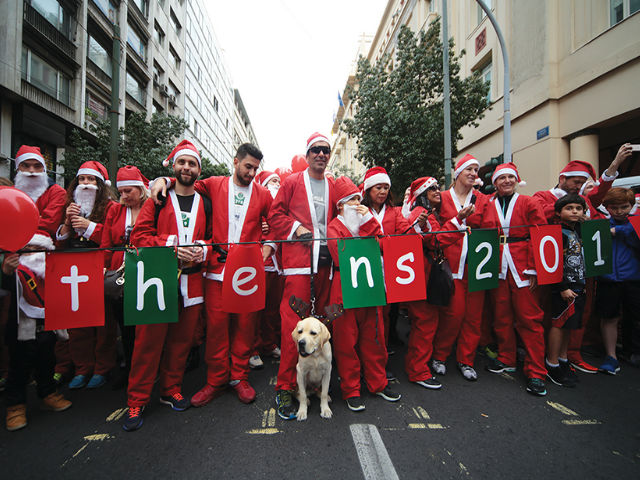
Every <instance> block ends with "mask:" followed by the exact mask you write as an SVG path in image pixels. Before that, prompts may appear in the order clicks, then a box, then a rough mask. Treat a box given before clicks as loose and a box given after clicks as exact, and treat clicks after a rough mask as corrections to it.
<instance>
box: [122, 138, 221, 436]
mask: <svg viewBox="0 0 640 480" xmlns="http://www.w3.org/2000/svg"><path fill="white" fill-rule="evenodd" d="M169 161H170V162H171V163H172V164H173V171H174V174H175V176H176V177H175V178H176V184H175V187H174V188H173V189H171V190H170V191H169V194H168V197H167V199H166V201H165V202H164V205H163V206H161V207H156V204H155V203H154V202H153V201H152V200H148V201H147V202H145V204H144V205H143V207H142V210H141V211H140V215H139V216H138V219H137V221H136V225H135V227H134V228H133V231H132V232H131V243H132V244H133V245H135V246H136V247H157V246H168V247H175V249H176V253H177V257H178V268H179V269H180V278H179V290H180V299H181V302H180V305H179V311H178V322H177V323H170V324H167V323H159V324H151V325H138V326H137V327H136V338H135V344H134V347H133V357H132V359H131V372H130V374H129V386H128V389H127V397H128V400H127V404H128V406H129V411H128V414H127V416H126V417H125V419H124V422H123V425H122V426H123V428H124V430H126V431H128V432H130V431H134V430H137V429H138V428H140V427H141V426H142V412H143V410H144V407H145V406H146V405H147V403H149V398H150V396H151V390H152V389H153V384H154V382H155V380H156V376H158V378H159V386H160V403H163V404H166V405H169V406H170V407H171V408H172V409H173V410H175V411H177V412H182V411H184V410H186V409H187V408H189V406H190V402H189V399H187V398H185V397H184V396H183V395H182V378H183V376H184V369H185V364H186V361H187V356H188V355H189V350H190V349H191V346H192V344H193V335H194V331H195V328H196V323H197V321H198V317H199V316H200V311H201V309H202V303H203V301H204V287H203V278H202V263H203V262H204V261H205V260H206V259H207V253H208V252H207V250H208V249H209V247H205V246H200V245H195V244H206V243H210V242H209V236H210V234H209V233H208V232H207V214H206V212H207V210H208V209H207V207H206V206H205V202H208V200H205V199H204V198H203V197H202V196H201V195H200V194H198V193H197V192H196V191H195V187H194V184H195V182H196V179H197V178H198V176H199V175H200V172H201V163H200V162H201V160H200V154H199V153H198V150H197V149H196V147H195V146H194V145H193V144H191V143H190V142H186V141H184V142H181V143H180V144H178V146H177V147H176V148H174V150H173V151H172V152H171V153H170V154H169ZM182 245H184V246H182Z"/></svg>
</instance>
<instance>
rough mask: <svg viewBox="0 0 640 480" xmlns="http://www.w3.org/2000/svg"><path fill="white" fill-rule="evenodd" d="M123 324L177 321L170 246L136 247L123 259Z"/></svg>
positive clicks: (174, 269) (175, 276)
mask: <svg viewBox="0 0 640 480" xmlns="http://www.w3.org/2000/svg"><path fill="white" fill-rule="evenodd" d="M124 265H125V266H124V278H125V282H124V324H125V325H147V324H152V323H175V322H177V321H178V263H177V260H176V255H175V253H174V251H173V249H172V248H139V249H138V254H137V255H136V253H135V252H127V253H126V254H125V260H124Z"/></svg>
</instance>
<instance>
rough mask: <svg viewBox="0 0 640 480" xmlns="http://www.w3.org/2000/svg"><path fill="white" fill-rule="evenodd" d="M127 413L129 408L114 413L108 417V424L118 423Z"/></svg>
mask: <svg viewBox="0 0 640 480" xmlns="http://www.w3.org/2000/svg"><path fill="white" fill-rule="evenodd" d="M126 411H127V408H126V407H124V408H119V409H117V410H116V411H115V412H112V413H111V415H109V416H108V417H107V422H116V421H118V420H120V419H121V418H122V416H123V415H124V414H125V412H126Z"/></svg>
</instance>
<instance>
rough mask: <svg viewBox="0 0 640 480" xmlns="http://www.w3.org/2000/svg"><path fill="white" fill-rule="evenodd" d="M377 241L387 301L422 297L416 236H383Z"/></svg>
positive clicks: (419, 246)
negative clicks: (381, 257)
mask: <svg viewBox="0 0 640 480" xmlns="http://www.w3.org/2000/svg"><path fill="white" fill-rule="evenodd" d="M381 242H382V251H383V260H384V283H385V285H386V286H387V303H397V302H411V301H414V300H424V299H425V298H426V297H427V289H426V281H425V277H424V255H423V253H422V240H421V239H420V237H419V236H417V235H407V236H402V237H384V238H383V239H382V241H381Z"/></svg>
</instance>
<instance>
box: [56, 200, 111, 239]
mask: <svg viewBox="0 0 640 480" xmlns="http://www.w3.org/2000/svg"><path fill="white" fill-rule="evenodd" d="M116 205H118V203H116V202H114V201H113V200H109V202H108V203H107V206H106V207H105V209H104V218H103V220H102V222H103V223H96V222H91V221H90V222H89V226H88V227H87V229H86V230H85V231H84V232H83V233H82V234H78V232H76V231H75V230H74V229H73V228H72V229H71V231H70V232H69V233H67V235H65V236H64V237H63V236H61V235H60V229H61V228H62V225H60V227H59V228H58V230H57V231H56V240H57V242H56V246H58V245H59V246H60V247H61V248H64V247H67V246H69V244H70V243H71V241H72V240H74V239H79V238H84V239H85V240H88V241H91V242H94V243H95V244H96V245H100V244H101V243H102V232H103V231H104V221H105V220H106V218H107V215H108V214H109V210H111V208H112V207H114V206H116ZM87 246H89V245H87Z"/></svg>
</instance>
